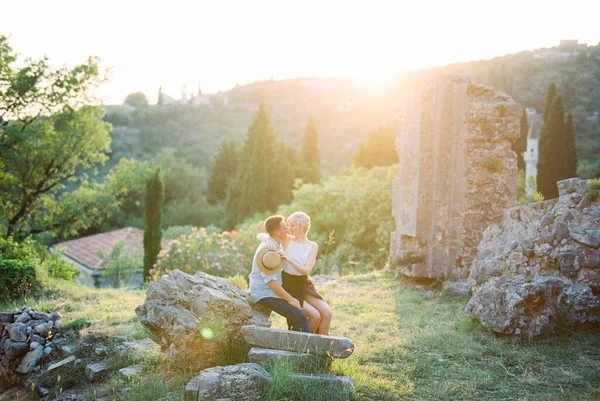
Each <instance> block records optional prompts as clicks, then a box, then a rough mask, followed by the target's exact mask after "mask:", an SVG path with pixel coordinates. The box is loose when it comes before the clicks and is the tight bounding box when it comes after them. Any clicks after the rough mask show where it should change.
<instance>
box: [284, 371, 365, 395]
mask: <svg viewBox="0 0 600 401" xmlns="http://www.w3.org/2000/svg"><path fill="white" fill-rule="evenodd" d="M289 378H290V379H291V381H293V382H294V383H298V384H304V385H306V386H307V387H311V388H314V387H315V386H319V388H320V389H322V390H333V391H336V392H337V393H338V394H341V393H346V395H348V397H349V396H350V393H352V392H353V391H354V381H352V379H351V378H349V377H348V376H328V375H306V374H299V373H295V374H291V375H289Z"/></svg>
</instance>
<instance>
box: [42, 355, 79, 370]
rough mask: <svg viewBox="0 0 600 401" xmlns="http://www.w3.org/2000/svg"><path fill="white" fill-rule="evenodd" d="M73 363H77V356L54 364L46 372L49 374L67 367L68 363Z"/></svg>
mask: <svg viewBox="0 0 600 401" xmlns="http://www.w3.org/2000/svg"><path fill="white" fill-rule="evenodd" d="M73 361H75V355H71V356H70V357H68V358H65V359H63V360H62V361H60V362H56V363H53V364H52V365H50V366H48V368H47V369H46V372H49V371H51V370H54V369H56V368H60V367H61V366H63V365H66V364H67V363H71V362H73Z"/></svg>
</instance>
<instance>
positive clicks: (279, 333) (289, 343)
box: [241, 326, 354, 358]
mask: <svg viewBox="0 0 600 401" xmlns="http://www.w3.org/2000/svg"><path fill="white" fill-rule="evenodd" d="M241 333H242V336H243V337H244V340H245V341H246V342H247V343H248V344H250V345H254V346H257V347H261V348H270V349H278V350H282V351H292V352H299V353H307V354H314V355H328V356H331V357H333V358H348V357H349V356H350V355H352V352H354V343H352V341H350V339H348V338H346V337H333V336H323V335H319V334H311V333H301V332H298V331H289V330H280V329H270V328H266V327H258V326H244V327H242V329H241Z"/></svg>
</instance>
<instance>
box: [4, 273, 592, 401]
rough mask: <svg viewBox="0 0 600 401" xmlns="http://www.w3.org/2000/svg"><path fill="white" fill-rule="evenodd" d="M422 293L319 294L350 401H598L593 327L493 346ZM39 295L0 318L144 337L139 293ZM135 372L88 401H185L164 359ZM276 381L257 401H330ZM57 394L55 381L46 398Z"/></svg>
mask: <svg viewBox="0 0 600 401" xmlns="http://www.w3.org/2000/svg"><path fill="white" fill-rule="evenodd" d="M427 290H428V288H425V289H423V288H420V289H417V288H415V286H413V285H411V283H410V282H409V281H408V280H405V279H400V278H395V277H394V276H393V275H391V274H383V273H370V274H366V275H360V276H345V277H343V278H342V279H340V280H336V281H332V282H329V283H327V284H325V285H324V286H323V287H322V288H321V289H320V291H321V292H322V294H323V295H324V297H325V299H326V300H328V302H329V303H330V305H331V306H332V309H333V311H334V319H333V324H332V329H331V334H332V335H337V336H346V337H349V338H350V339H352V340H353V341H354V343H355V345H356V350H355V352H354V355H352V356H351V357H350V358H348V359H344V360H335V361H334V363H333V366H332V372H333V373H334V374H339V375H347V376H350V377H351V378H352V379H353V380H354V381H355V384H356V394H355V399H356V400H595V399H600V330H599V328H600V327H598V326H596V327H589V328H585V329H584V330H582V331H580V332H568V331H565V332H563V333H561V334H560V335H558V336H555V337H552V338H543V339H539V340H535V341H530V342H513V341H510V340H507V339H497V338H494V336H493V335H492V334H491V333H490V332H489V331H487V330H486V329H485V328H483V327H482V326H481V325H480V324H479V323H477V322H476V321H473V320H472V319H470V318H469V317H468V316H467V315H466V314H465V313H464V307H465V305H466V302H467V299H456V298H449V297H447V296H445V295H443V294H441V293H440V292H439V291H437V290H434V291H433V293H431V292H429V293H427ZM46 293H47V295H48V297H47V298H46V299H39V300H35V299H28V300H24V301H21V302H18V303H12V304H5V305H1V306H0V308H1V309H2V310H10V309H12V308H13V307H15V306H21V304H23V305H24V304H27V305H31V306H33V307H34V308H36V309H39V310H46V311H49V310H53V309H54V308H56V307H58V310H59V311H60V312H61V313H62V314H63V326H66V327H70V328H72V329H73V330H74V331H80V333H81V335H82V336H92V335H95V336H106V337H108V338H114V337H115V336H116V337H118V338H121V339H122V338H136V339H139V338H144V337H145V336H146V334H145V331H144V329H143V327H142V326H141V325H140V324H139V323H138V322H137V318H136V316H135V313H134V308H135V306H137V305H139V304H141V303H142V302H143V300H144V293H143V292H142V291H123V290H93V289H89V288H85V287H81V286H78V285H72V284H69V285H65V284H63V283H59V282H51V283H49V285H48V287H47V288H46ZM274 326H275V327H279V328H284V327H285V321H284V320H283V319H282V318H279V317H274ZM112 362H113V364H114V365H115V366H116V367H122V366H125V365H127V364H128V362H129V361H126V360H120V359H119V358H118V357H114V358H113V360H112ZM143 365H144V374H143V375H142V376H141V377H139V378H137V379H135V380H133V381H131V382H124V381H123V380H120V379H112V380H111V381H109V382H106V383H105V384H103V385H102V386H99V387H96V388H94V390H93V393H90V394H88V396H90V397H91V398H92V399H93V397H100V396H107V395H108V396H110V397H111V398H114V399H115V400H140V401H141V400H155V399H158V398H160V397H161V396H164V395H165V394H167V393H169V392H179V393H180V394H181V397H180V398H181V399H183V388H184V386H185V383H186V382H187V381H188V380H189V379H190V378H191V377H193V376H194V373H195V372H189V371H181V370H177V369H176V368H175V367H173V366H171V365H170V364H169V362H168V361H167V360H166V359H165V358H164V357H157V358H153V359H151V360H147V361H145V362H144V363H143ZM69 374H70V373H69V372H68V371H67V372H63V375H69ZM280 376H281V372H277V374H276V380H275V382H274V383H275V384H274V386H273V389H272V391H270V392H269V393H268V394H267V395H266V396H265V400H278V399H280V400H283V399H286V400H331V399H332V397H331V395H328V394H314V393H313V394H311V395H310V396H308V395H307V394H306V392H303V391H300V390H298V391H296V392H294V391H291V392H290V391H289V388H288V389H285V388H283V387H282V383H285V381H282V380H281V377H280ZM62 385H64V383H63V384H62ZM61 388H62V387H61V383H60V381H59V382H57V383H56V385H55V386H54V387H53V388H52V390H53V391H60V389H61ZM125 388H129V389H131V390H128V391H126V392H124V391H123V389H125ZM286 390H288V391H286ZM24 399H25V398H24ZM27 399H33V397H31V396H30V397H29V398H27Z"/></svg>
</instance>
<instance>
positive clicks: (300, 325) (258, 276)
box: [249, 216, 310, 333]
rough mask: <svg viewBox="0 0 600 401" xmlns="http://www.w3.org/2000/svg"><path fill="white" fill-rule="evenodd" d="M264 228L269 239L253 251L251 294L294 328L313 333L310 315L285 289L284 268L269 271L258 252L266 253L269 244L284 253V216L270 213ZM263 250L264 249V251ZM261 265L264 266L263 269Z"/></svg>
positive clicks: (285, 228)
mask: <svg viewBox="0 0 600 401" xmlns="http://www.w3.org/2000/svg"><path fill="white" fill-rule="evenodd" d="M264 226H265V231H266V232H267V233H268V234H269V237H270V238H269V240H268V241H266V242H261V243H260V245H259V246H258V249H257V250H256V253H255V254H254V259H253V261H252V272H251V273H250V276H249V278H250V294H251V295H252V297H253V298H254V299H255V300H256V301H257V303H259V304H261V305H264V306H266V307H267V308H269V309H271V310H272V311H274V312H275V313H278V314H280V315H281V316H283V317H285V318H286V319H287V320H288V322H289V324H290V326H291V328H292V330H295V331H302V332H305V333H310V326H309V325H308V318H307V317H306V313H305V312H304V311H303V310H302V306H300V302H298V300H297V299H296V298H294V297H292V296H291V295H290V294H289V293H288V292H287V291H286V290H284V289H283V285H282V283H283V281H282V279H281V268H277V269H274V270H273V271H274V273H272V274H268V273H270V272H268V271H267V270H265V269H264V266H263V265H262V260H258V263H257V257H258V256H264V254H265V251H267V250H263V248H267V247H268V248H270V249H273V250H276V251H279V252H280V253H281V255H282V254H283V249H282V248H281V245H280V243H281V242H282V241H283V240H284V239H285V238H286V236H287V231H288V230H287V225H286V224H285V218H284V217H283V216H271V217H269V218H267V219H266V220H265V224H264ZM261 250H262V251H261ZM259 265H261V267H262V268H263V269H262V270H263V271H261V270H260V269H259ZM281 266H283V260H281Z"/></svg>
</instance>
